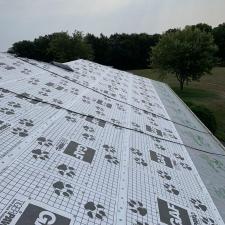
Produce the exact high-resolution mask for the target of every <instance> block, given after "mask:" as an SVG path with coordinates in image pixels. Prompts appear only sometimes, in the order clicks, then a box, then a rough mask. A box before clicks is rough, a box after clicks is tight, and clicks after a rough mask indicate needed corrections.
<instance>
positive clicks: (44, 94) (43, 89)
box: [38, 88, 51, 96]
mask: <svg viewBox="0 0 225 225" xmlns="http://www.w3.org/2000/svg"><path fill="white" fill-rule="evenodd" d="M41 90H42V91H39V92H38V93H39V94H41V95H43V96H48V93H50V92H51V90H50V89H48V88H42V89H41Z"/></svg>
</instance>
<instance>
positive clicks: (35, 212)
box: [7, 204, 71, 225]
mask: <svg viewBox="0 0 225 225" xmlns="http://www.w3.org/2000/svg"><path fill="white" fill-rule="evenodd" d="M7 224H9V223H7ZM31 224H36V225H53V224H54V225H70V224H71V220H70V219H69V218H67V217H65V216H61V215H59V214H57V213H55V212H51V211H49V210H48V209H47V208H42V207H39V206H36V205H33V204H28V206H27V207H26V209H25V210H24V212H23V213H22V215H21V216H20V218H19V219H18V221H17V223H16V225H31Z"/></svg>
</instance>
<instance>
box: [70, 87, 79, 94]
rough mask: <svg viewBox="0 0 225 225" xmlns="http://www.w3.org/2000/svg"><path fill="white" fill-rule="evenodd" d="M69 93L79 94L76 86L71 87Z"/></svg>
mask: <svg viewBox="0 0 225 225" xmlns="http://www.w3.org/2000/svg"><path fill="white" fill-rule="evenodd" d="M70 93H71V94H74V95H78V94H79V89H77V88H72V90H71V91H70Z"/></svg>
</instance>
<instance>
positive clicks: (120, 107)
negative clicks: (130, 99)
mask: <svg viewBox="0 0 225 225" xmlns="http://www.w3.org/2000/svg"><path fill="white" fill-rule="evenodd" d="M116 106H117V109H118V110H120V111H123V112H124V111H126V110H125V109H124V107H123V105H121V104H119V103H116Z"/></svg>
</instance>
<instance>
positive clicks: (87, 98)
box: [82, 96, 91, 104]
mask: <svg viewBox="0 0 225 225" xmlns="http://www.w3.org/2000/svg"><path fill="white" fill-rule="evenodd" d="M82 101H83V102H84V103H87V104H91V99H90V98H89V97H87V96H82Z"/></svg>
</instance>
